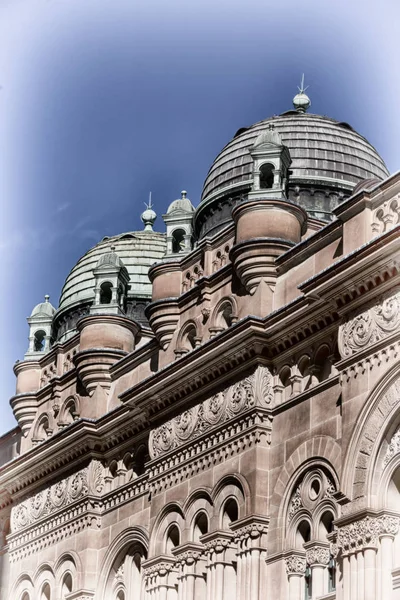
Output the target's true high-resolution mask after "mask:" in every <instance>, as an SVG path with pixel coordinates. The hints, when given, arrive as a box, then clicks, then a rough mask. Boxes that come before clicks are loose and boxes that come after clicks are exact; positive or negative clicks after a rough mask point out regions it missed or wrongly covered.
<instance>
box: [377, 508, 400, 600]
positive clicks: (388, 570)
mask: <svg viewBox="0 0 400 600" xmlns="http://www.w3.org/2000/svg"><path fill="white" fill-rule="evenodd" d="M399 524H400V518H399V517H398V516H397V515H396V516H395V515H391V514H383V515H381V516H380V517H379V533H380V536H379V544H380V545H379V549H380V552H379V554H380V564H379V567H380V581H379V583H380V585H379V588H378V592H380V594H379V593H378V600H386V598H390V597H391V594H392V588H393V583H392V569H393V543H394V538H395V536H396V534H397V533H398V531H399Z"/></svg>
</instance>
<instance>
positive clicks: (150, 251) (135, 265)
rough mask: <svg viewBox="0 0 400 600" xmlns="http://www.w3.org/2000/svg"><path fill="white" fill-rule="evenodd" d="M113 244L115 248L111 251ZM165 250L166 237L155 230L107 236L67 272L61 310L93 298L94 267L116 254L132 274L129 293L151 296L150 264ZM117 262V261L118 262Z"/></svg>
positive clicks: (135, 295) (59, 309) (158, 258)
mask: <svg viewBox="0 0 400 600" xmlns="http://www.w3.org/2000/svg"><path fill="white" fill-rule="evenodd" d="M110 246H113V247H114V248H115V252H110ZM165 251H166V237H165V235H164V234H163V233H157V232H155V231H134V232H132V233H124V234H121V235H118V236H114V237H110V238H104V239H103V240H102V241H101V242H100V243H98V244H96V246H94V247H93V248H91V250H89V251H88V252H87V253H86V254H84V255H83V256H82V258H80V259H79V260H78V262H77V263H76V265H75V267H74V268H73V269H72V271H71V272H70V274H69V275H68V277H67V279H66V281H65V284H64V287H63V289H62V292H61V297H60V305H59V308H58V311H57V312H58V313H59V312H60V311H63V310H64V309H66V308H67V307H70V306H75V305H77V304H80V303H83V302H86V301H89V300H93V299H94V286H95V278H94V275H93V269H95V268H96V267H98V266H99V265H101V264H104V262H103V261H104V260H106V261H108V260H110V255H111V254H115V256H116V258H117V260H118V261H119V263H121V264H123V265H124V266H125V267H126V269H127V271H128V274H129V277H130V282H129V284H130V290H129V293H128V296H129V297H137V298H149V299H150V298H151V283H150V280H149V278H148V275H147V273H148V270H149V267H150V266H151V265H152V264H153V263H155V262H158V261H159V260H161V258H162V257H163V256H164V254H165ZM119 263H118V264H119Z"/></svg>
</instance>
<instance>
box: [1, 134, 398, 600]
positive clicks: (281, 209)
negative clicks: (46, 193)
mask: <svg viewBox="0 0 400 600" xmlns="http://www.w3.org/2000/svg"><path fill="white" fill-rule="evenodd" d="M275 138H276V139H277V140H278V141H277V142H276V141H275V142H274V141H273V140H275ZM275 138H274V136H271V140H272V142H271V145H270V146H269V147H268V154H269V155H270V156H271V155H273V156H275V158H274V160H275V163H274V164H275V165H277V166H278V167H279V162H277V161H278V158H279V156H281V155H282V154H283V152H282V147H281V148H280V149H279V148H278V150H279V151H278V150H277V151H276V152H275V150H274V144H275V145H276V144H278V145H279V143H280V142H279V139H278V136H275ZM267 142H268V140H267ZM268 143H269V142H268ZM274 152H275V154H274ZM285 152H286V151H285ZM285 156H286V157H287V153H286V154H285ZM261 158H262V157H261ZM258 160H259V155H258ZM285 160H286V161H287V162H288V161H289V158H286V159H285ZM285 165H286V163H285ZM285 168H286V167H285ZM277 170H278V171H279V174H280V176H282V181H283V179H284V173H283V170H280V169H278V168H277ZM399 195H400V175H394V176H392V177H389V178H387V179H386V180H384V181H381V182H380V183H379V182H378V183H375V184H374V186H373V187H371V186H366V188H363V187H362V186H361V187H360V188H359V189H357V190H356V191H355V193H354V194H353V195H351V196H350V197H349V198H348V199H347V200H346V201H345V202H343V203H342V204H339V205H338V206H337V208H335V209H334V210H333V219H332V221H331V222H330V223H329V224H324V223H322V222H320V221H317V220H316V219H315V218H314V217H313V216H310V215H309V214H307V213H306V212H305V210H304V209H303V208H301V207H300V206H298V205H296V204H295V203H293V202H292V201H291V200H288V199H287V198H286V197H285V192H284V189H283V188H282V189H280V190H279V193H278V192H277V197H274V194H273V193H271V190H269V191H268V193H265V194H264V193H263V189H262V187H259V189H257V190H256V189H254V190H253V194H252V195H251V197H249V198H248V199H246V198H244V199H241V200H240V201H239V202H237V203H235V204H234V205H233V209H232V218H231V219H230V222H229V223H228V224H227V225H226V226H225V227H224V228H222V229H221V230H219V231H217V232H216V233H215V235H213V236H212V237H204V238H202V239H199V240H198V241H197V244H196V246H195V247H193V248H192V249H191V251H189V252H188V248H187V243H189V242H188V240H186V242H187V243H186V242H185V244H186V245H185V248H184V251H183V252H182V253H181V255H179V252H178V253H177V252H174V253H173V254H172V255H171V256H168V250H167V256H166V257H165V258H164V259H163V260H161V261H160V262H158V263H157V264H155V265H154V266H152V267H151V268H150V272H149V278H150V282H151V284H150V283H149V285H151V288H152V300H151V303H150V304H148V306H147V307H146V309H145V310H146V318H147V321H146V322H144V321H143V320H141V319H140V320H138V319H136V317H135V314H132V313H131V312H129V305H130V304H131V303H132V302H134V301H135V299H134V298H133V297H132V296H131V297H130V298H129V297H128V303H127V304H126V305H125V308H124V305H123V303H122V302H120V304H119V305H118V306H119V309H118V314H111V312H110V311H107V304H106V303H105V301H104V300H101V299H100V300H99V299H98V301H99V302H100V304H99V306H100V308H99V310H98V311H96V312H93V313H91V314H89V310H88V302H89V301H90V297H91V296H90V294H89V292H87V293H86V292H85V297H84V298H83V300H82V306H83V307H84V310H83V312H82V314H80V318H79V319H75V321H74V323H73V326H70V327H69V329H68V331H69V332H70V334H69V336H62V337H60V339H59V340H58V341H57V343H54V344H53V345H52V347H51V348H50V349H49V350H48V351H47V352H44V353H43V352H42V353H40V354H39V355H38V356H36V357H35V355H33V356H31V354H30V355H29V360H24V361H21V362H19V363H17V364H16V366H15V374H16V376H17V391H16V395H15V396H14V397H13V398H12V399H11V404H12V407H13V410H14V413H15V416H16V418H17V420H18V423H19V425H18V427H17V428H16V429H15V430H13V431H12V432H10V433H8V434H6V435H5V436H3V438H1V439H0V451H1V453H2V463H3V465H2V467H0V528H1V529H0V531H1V536H0V576H1V584H0V597H1V599H2V600H3V599H4V600H89V599H90V600H130V599H133V598H135V599H141V600H202V599H207V600H228V599H229V600H231V599H233V598H236V599H237V600H261V599H263V598H277V599H279V600H303V599H305V600H306V599H312V600H316V599H317V598H326V599H328V598H330V599H333V598H337V600H355V599H357V600H375V599H379V600H398V599H399V598H400V534H399V524H400V433H399V432H400V402H399V399H400V223H399V213H398V211H397V212H396V210H397V206H398V204H397V202H398V198H399ZM385 215H389V216H388V217H386V216H385ZM203 216H204V215H202V218H203ZM185 219H186V220H187V215H185ZM177 221H178V226H179V218H178V217H177ZM174 222H175V221H174ZM185 222H186V221H185ZM195 230H196V227H194V231H195ZM158 235H160V234H158ZM139 237H140V236H139ZM141 239H142V238H141ZM149 239H150V238H149ZM121 243H122V242H121ZM102 244H103V246H104V248H105V249H106V246H105V245H104V242H103V243H102ZM103 246H102V247H103ZM117 251H118V248H117ZM92 254H93V251H92ZM94 254H95V253H94ZM81 262H82V261H81ZM83 264H85V265H86V264H87V261H86V262H85V261H83ZM85 268H86V266H85ZM90 277H91V279H93V277H92V274H90ZM93 280H94V279H93ZM80 285H81V286H82V289H83V288H84V284H83V283H80ZM93 285H94V284H93ZM85 289H86V288H85ZM65 293H66V291H65V290H64V295H65ZM114 296H115V297H117V296H116V295H115V294H114ZM138 297H139V296H138ZM99 298H100V296H99ZM102 302H103V304H102ZM73 310H74V311H75V312H76V311H77V310H79V304H78V305H76V304H74V306H73ZM63 314H64V313H63ZM74 314H75V313H74ZM54 323H55V324H56V325H55V326H56V327H60V324H59V313H56V314H55V317H54Z"/></svg>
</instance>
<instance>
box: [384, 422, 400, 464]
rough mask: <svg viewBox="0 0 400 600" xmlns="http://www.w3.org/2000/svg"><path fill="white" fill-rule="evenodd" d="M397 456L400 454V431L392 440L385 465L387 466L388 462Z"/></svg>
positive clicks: (399, 430)
mask: <svg viewBox="0 0 400 600" xmlns="http://www.w3.org/2000/svg"><path fill="white" fill-rule="evenodd" d="M396 454H400V429H398V430H397V431H396V433H395V434H394V435H393V437H392V439H391V440H390V444H389V446H388V448H387V450H386V454H385V458H384V459H383V464H384V465H385V466H386V465H387V464H388V462H390V461H391V460H392V458H393V457H394V456H396Z"/></svg>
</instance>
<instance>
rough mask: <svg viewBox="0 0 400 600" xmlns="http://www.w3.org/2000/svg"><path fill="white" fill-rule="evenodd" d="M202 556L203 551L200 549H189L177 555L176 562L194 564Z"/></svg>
mask: <svg viewBox="0 0 400 600" xmlns="http://www.w3.org/2000/svg"><path fill="white" fill-rule="evenodd" d="M201 556H202V552H201V551H200V550H187V551H186V552H182V554H179V556H177V557H176V562H177V564H181V565H184V564H186V565H192V564H193V563H194V562H197V561H198V560H199V559H200V558H201Z"/></svg>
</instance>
